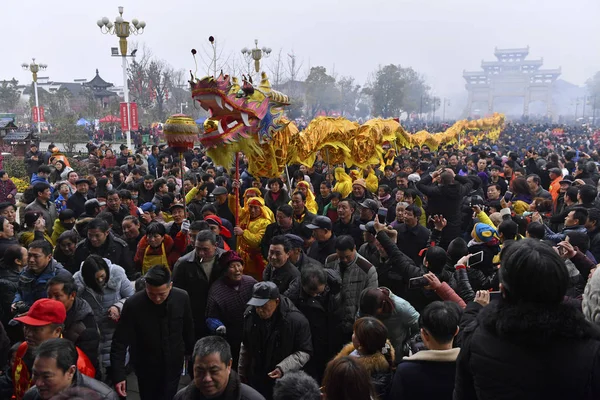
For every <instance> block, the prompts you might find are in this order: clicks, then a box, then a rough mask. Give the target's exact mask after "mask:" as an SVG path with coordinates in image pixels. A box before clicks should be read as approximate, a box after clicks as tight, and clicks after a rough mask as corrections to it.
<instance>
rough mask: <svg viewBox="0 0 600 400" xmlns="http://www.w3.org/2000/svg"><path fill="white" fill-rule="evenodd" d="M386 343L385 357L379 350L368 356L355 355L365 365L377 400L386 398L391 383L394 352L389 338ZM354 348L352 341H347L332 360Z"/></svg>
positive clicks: (347, 353) (349, 352)
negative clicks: (386, 352)
mask: <svg viewBox="0 0 600 400" xmlns="http://www.w3.org/2000/svg"><path fill="white" fill-rule="evenodd" d="M387 345H388V347H389V349H388V350H387V351H388V352H389V356H388V357H387V358H386V356H385V355H383V354H382V353H381V352H377V353H375V354H371V355H368V356H363V355H361V356H358V357H356V360H357V361H358V363H360V364H362V365H363V366H364V367H365V369H366V370H367V373H368V374H369V376H370V377H371V384H372V385H373V389H374V390H375V393H376V394H377V397H376V399H377V400H384V399H386V398H387V395H388V393H389V391H390V388H391V384H392V377H393V372H392V365H393V363H394V361H395V356H396V353H395V351H394V347H393V346H391V344H390V341H389V340H388V341H387ZM354 350H355V349H354V345H353V344H352V343H348V344H347V345H345V346H344V348H343V349H342V350H341V351H340V352H339V353H338V355H337V356H335V358H334V360H337V359H338V358H341V357H345V356H350V354H351V353H352V352H353V351H354ZM351 357H352V356H351ZM388 358H389V361H388Z"/></svg>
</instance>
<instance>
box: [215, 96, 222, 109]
mask: <svg viewBox="0 0 600 400" xmlns="http://www.w3.org/2000/svg"><path fill="white" fill-rule="evenodd" d="M215 102H216V103H217V105H218V106H219V108H223V99H222V98H220V97H219V96H215Z"/></svg>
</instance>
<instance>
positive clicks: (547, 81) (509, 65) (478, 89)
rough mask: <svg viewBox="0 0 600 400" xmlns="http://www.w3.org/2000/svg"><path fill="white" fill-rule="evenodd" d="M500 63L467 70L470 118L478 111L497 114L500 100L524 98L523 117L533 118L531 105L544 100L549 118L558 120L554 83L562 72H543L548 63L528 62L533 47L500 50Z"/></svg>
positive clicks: (464, 74) (483, 62)
mask: <svg viewBox="0 0 600 400" xmlns="http://www.w3.org/2000/svg"><path fill="white" fill-rule="evenodd" d="M494 55H495V56H496V61H482V62H481V68H482V71H464V72H463V77H464V78H465V80H466V81H467V83H466V85H465V87H466V89H467V90H468V92H469V99H468V103H467V113H468V116H469V117H470V116H472V112H473V109H474V108H480V109H484V108H483V107H482V105H487V112H488V113H490V114H491V113H492V112H494V101H495V99H497V98H499V97H522V98H523V99H524V102H523V115H524V116H528V115H529V104H530V103H531V102H533V101H542V102H544V103H545V104H546V115H547V116H548V117H551V118H552V119H556V118H557V115H556V111H555V109H554V104H553V100H552V92H553V89H554V83H555V82H556V79H557V78H558V76H559V75H560V73H561V70H560V68H558V69H541V67H542V65H543V63H544V60H543V59H539V60H527V59H526V58H527V56H528V55H529V46H528V47H526V48H522V49H498V48H496V49H495V51H494Z"/></svg>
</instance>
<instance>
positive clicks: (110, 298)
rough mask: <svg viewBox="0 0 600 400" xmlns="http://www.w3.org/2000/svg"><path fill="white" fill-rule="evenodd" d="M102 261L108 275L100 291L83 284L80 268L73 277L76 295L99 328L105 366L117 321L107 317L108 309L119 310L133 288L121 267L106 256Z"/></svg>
mask: <svg viewBox="0 0 600 400" xmlns="http://www.w3.org/2000/svg"><path fill="white" fill-rule="evenodd" d="M104 261H106V264H107V265H108V268H109V271H110V277H109V279H108V282H107V283H106V286H105V287H104V291H103V292H102V293H97V292H95V291H94V290H93V289H92V288H90V287H88V286H87V285H86V284H85V282H84V280H83V276H82V275H81V270H79V271H77V272H76V273H75V275H74V276H73V278H74V279H75V284H77V288H78V292H77V296H78V297H81V298H82V299H83V300H85V301H86V302H87V303H88V304H89V306H90V308H91V309H92V312H93V313H94V318H95V319H96V323H97V324H98V328H99V330H100V362H101V363H102V365H103V366H105V367H107V366H110V346H111V343H112V337H113V334H114V332H115V328H116V326H117V323H116V322H115V321H113V320H112V319H110V318H109V317H108V309H109V308H110V307H112V306H115V307H117V308H118V309H119V311H121V310H122V309H123V304H124V303H125V300H126V299H127V298H128V297H130V296H132V295H133V294H134V293H135V290H134V288H133V285H132V284H131V282H130V281H129V279H127V276H126V275H125V271H124V270H123V268H121V267H120V266H118V265H115V264H113V263H111V261H110V260H109V259H107V258H105V259H104Z"/></svg>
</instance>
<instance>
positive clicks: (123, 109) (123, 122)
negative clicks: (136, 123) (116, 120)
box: [121, 103, 129, 132]
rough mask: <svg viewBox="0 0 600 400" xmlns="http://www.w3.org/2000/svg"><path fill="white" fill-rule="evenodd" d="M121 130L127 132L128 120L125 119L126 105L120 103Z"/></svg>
mask: <svg viewBox="0 0 600 400" xmlns="http://www.w3.org/2000/svg"><path fill="white" fill-rule="evenodd" d="M121 130H122V131H123V132H125V131H128V130H129V120H128V119H127V103H121Z"/></svg>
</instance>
